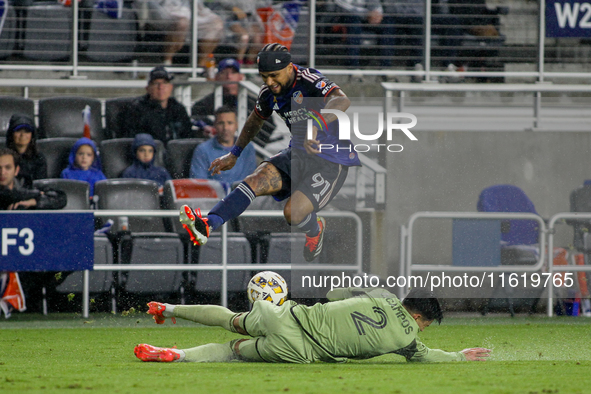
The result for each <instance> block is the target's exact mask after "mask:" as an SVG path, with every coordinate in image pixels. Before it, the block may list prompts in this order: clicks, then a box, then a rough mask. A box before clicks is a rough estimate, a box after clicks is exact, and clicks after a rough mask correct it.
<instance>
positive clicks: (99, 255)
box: [57, 234, 115, 312]
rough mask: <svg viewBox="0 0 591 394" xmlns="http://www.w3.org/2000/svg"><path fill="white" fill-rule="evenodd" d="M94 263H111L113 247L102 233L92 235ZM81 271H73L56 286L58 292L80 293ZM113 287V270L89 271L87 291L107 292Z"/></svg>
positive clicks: (95, 293) (95, 292)
mask: <svg viewBox="0 0 591 394" xmlns="http://www.w3.org/2000/svg"><path fill="white" fill-rule="evenodd" d="M94 264H100V265H107V264H113V247H112V246H111V242H109V239H108V238H107V237H106V236H105V235H104V234H101V235H95V236H94ZM83 278H84V276H83V271H75V272H72V273H71V274H70V275H68V276H67V277H66V279H65V280H64V281H63V282H62V283H61V284H60V285H59V286H57V291H58V292H59V293H65V294H69V293H82V288H83ZM112 288H113V271H94V270H92V271H90V272H89V292H90V294H92V295H99V294H104V295H105V294H109V293H111V289H112ZM111 305H112V306H111V309H112V311H113V312H115V304H114V300H113V299H112V300H111Z"/></svg>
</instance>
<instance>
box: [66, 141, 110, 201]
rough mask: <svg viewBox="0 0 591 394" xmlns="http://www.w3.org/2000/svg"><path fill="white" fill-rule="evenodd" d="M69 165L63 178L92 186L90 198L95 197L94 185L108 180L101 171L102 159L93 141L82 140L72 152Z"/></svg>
mask: <svg viewBox="0 0 591 394" xmlns="http://www.w3.org/2000/svg"><path fill="white" fill-rule="evenodd" d="M69 163H70V164H69V165H68V167H67V168H65V169H64V170H63V171H62V174H61V177H62V178H65V179H76V180H79V181H85V182H88V183H89V184H90V196H91V197H92V196H93V195H94V184H95V183H96V182H98V181H102V180H103V179H107V177H106V176H105V174H103V171H102V169H101V159H100V157H99V154H98V150H97V148H96V144H95V143H94V141H93V140H91V139H88V138H85V137H83V138H80V139H79V140H78V141H76V143H75V144H74V146H72V149H71V150H70V158H69Z"/></svg>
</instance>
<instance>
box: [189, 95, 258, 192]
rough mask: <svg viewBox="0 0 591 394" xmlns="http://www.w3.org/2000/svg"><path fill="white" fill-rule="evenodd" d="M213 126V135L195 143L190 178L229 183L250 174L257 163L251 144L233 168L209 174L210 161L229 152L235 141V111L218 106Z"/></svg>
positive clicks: (236, 125) (236, 128)
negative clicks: (207, 139) (202, 141)
mask: <svg viewBox="0 0 591 394" xmlns="http://www.w3.org/2000/svg"><path fill="white" fill-rule="evenodd" d="M214 127H215V129H216V135H215V137H214V138H212V139H210V140H209V141H206V142H204V143H202V144H199V145H197V147H196V148H195V151H194V152H193V159H192V160H191V178H197V179H214V180H216V181H221V182H226V183H229V184H231V183H233V182H236V181H241V180H243V179H244V178H245V177H246V176H248V175H250V174H252V173H253V172H254V170H255V168H256V165H257V163H256V155H255V150H254V147H253V146H252V144H248V145H247V146H246V148H244V151H242V154H241V155H240V157H239V158H238V161H237V162H236V165H235V166H234V168H232V169H231V170H228V171H223V172H221V173H220V174H217V175H211V173H210V171H209V168H210V165H211V163H212V162H213V161H214V160H215V159H217V158H218V157H221V156H223V155H225V154H227V153H228V152H230V150H232V147H233V146H234V142H235V141H236V131H237V130H238V123H237V122H236V111H235V110H234V109H233V108H231V107H228V106H224V107H220V108H218V109H217V110H216V111H215V122H214Z"/></svg>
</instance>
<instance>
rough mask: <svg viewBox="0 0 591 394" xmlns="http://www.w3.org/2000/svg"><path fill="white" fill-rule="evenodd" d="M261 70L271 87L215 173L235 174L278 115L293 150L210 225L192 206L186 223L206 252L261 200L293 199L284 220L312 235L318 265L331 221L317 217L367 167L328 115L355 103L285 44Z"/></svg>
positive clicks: (247, 183)
mask: <svg viewBox="0 0 591 394" xmlns="http://www.w3.org/2000/svg"><path fill="white" fill-rule="evenodd" d="M257 63H258V67H259V74H260V76H261V77H262V79H263V83H264V84H263V86H262V87H261V90H260V93H259V98H258V100H257V102H256V105H255V109H254V111H252V112H251V114H250V116H249V117H248V119H247V120H246V123H245V124H244V127H243V128H242V131H241V132H240V135H239V136H238V139H237V140H236V143H235V144H234V147H233V148H232V150H231V151H230V153H228V154H226V155H224V156H222V157H220V158H217V159H215V160H214V161H213V162H212V163H211V165H210V167H209V171H211V173H212V174H213V175H215V174H218V173H220V172H221V171H227V170H230V169H231V168H233V167H234V165H236V161H237V160H238V157H240V154H241V153H242V151H243V150H244V149H245V148H246V147H247V146H248V144H249V143H250V142H251V141H252V140H253V138H254V137H255V136H256V135H257V134H258V132H259V131H260V129H261V126H262V125H263V122H264V121H265V120H266V119H268V118H269V117H270V116H271V115H272V114H273V112H274V111H275V112H277V114H278V115H279V116H280V117H281V118H282V119H283V120H284V121H285V124H286V126H287V127H288V128H289V130H290V132H291V135H292V139H291V143H290V146H289V147H288V148H287V149H284V150H283V151H281V152H279V153H278V154H276V155H274V156H273V157H271V158H269V159H267V160H265V161H263V162H262V163H261V164H260V165H259V166H258V167H257V169H256V170H255V171H254V173H253V174H251V175H249V176H247V177H246V178H245V179H244V181H243V182H242V183H240V185H238V186H237V187H236V188H235V189H234V190H233V191H232V192H231V193H230V194H229V195H228V196H226V197H225V198H224V199H223V200H222V201H220V202H219V203H218V204H217V205H216V206H215V207H213V208H212V209H211V210H210V211H209V214H208V215H207V217H204V218H202V217H201V213H200V211H195V210H193V209H192V208H190V207H189V206H187V205H185V206H183V207H182V208H181V212H180V221H181V223H182V224H183V225H184V226H185V228H186V229H187V231H188V232H189V235H190V237H191V239H192V240H193V242H195V243H197V244H200V245H203V244H205V243H206V242H207V239H208V237H209V235H210V233H211V231H214V230H216V229H217V228H219V227H220V226H221V225H222V224H223V223H225V222H227V221H228V220H231V219H234V218H236V217H238V216H239V215H240V214H242V212H244V211H245V210H246V209H247V208H248V206H249V205H250V204H251V203H252V202H253V200H254V199H255V198H256V197H257V196H264V195H271V196H273V197H274V198H275V199H276V200H278V201H282V200H287V202H286V204H285V206H284V209H283V214H284V217H285V219H286V220H287V222H288V223H289V224H290V225H291V226H294V227H297V229H298V230H299V231H301V232H304V233H305V234H306V244H305V246H304V258H305V259H306V260H307V261H312V260H314V259H315V258H316V257H318V256H319V254H320V252H321V251H322V244H323V238H324V234H325V232H326V231H325V230H326V221H325V220H324V218H322V217H319V216H317V215H316V212H318V211H320V210H321V209H323V208H324V207H326V205H327V204H328V203H330V201H331V200H332V199H333V198H334V197H335V195H336V194H337V193H338V191H339V190H340V188H341V187H342V186H343V184H344V182H345V179H346V177H347V172H348V169H349V167H351V166H360V165H361V163H360V161H359V157H358V154H357V152H356V151H355V149H353V145H352V143H351V141H350V140H348V139H342V140H341V139H339V134H340V133H339V130H338V129H339V122H336V120H337V116H336V115H335V113H334V112H332V113H324V114H321V112H322V111H323V110H325V109H328V110H338V111H342V112H345V111H346V110H347V108H349V105H350V103H351V102H350V100H349V98H347V96H346V95H345V93H344V92H343V91H342V90H341V89H340V88H339V87H338V86H337V85H336V84H335V83H334V82H332V81H331V80H329V79H328V78H326V77H325V76H324V75H322V74H320V72H318V71H317V70H315V69H312V68H302V67H300V66H298V65H295V64H293V63H292V62H291V54H290V53H289V51H288V50H287V48H286V47H285V46H283V45H280V44H277V43H273V44H268V45H266V46H265V47H264V48H263V49H262V50H261V52H259V54H258V57H257ZM308 124H310V125H311V126H310V127H309V128H310V130H308ZM292 168H293V171H292Z"/></svg>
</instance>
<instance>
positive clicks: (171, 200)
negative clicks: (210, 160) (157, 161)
mask: <svg viewBox="0 0 591 394" xmlns="http://www.w3.org/2000/svg"><path fill="white" fill-rule="evenodd" d="M226 194H227V193H226V189H225V188H224V186H223V185H222V183H220V182H218V181H214V180H208V179H172V180H169V181H166V183H165V184H164V191H163V194H162V206H163V208H164V209H171V210H178V209H180V208H181V207H182V206H183V205H185V204H186V205H189V206H191V207H194V208H200V209H202V210H209V209H211V208H213V206H214V205H215V204H217V203H218V201H220V200H221V199H222V198H224V197H226ZM173 227H174V229H175V231H177V232H178V233H180V234H185V233H186V231H185V230H184V229H183V228H182V227H181V225H180V223H178V220H173Z"/></svg>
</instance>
